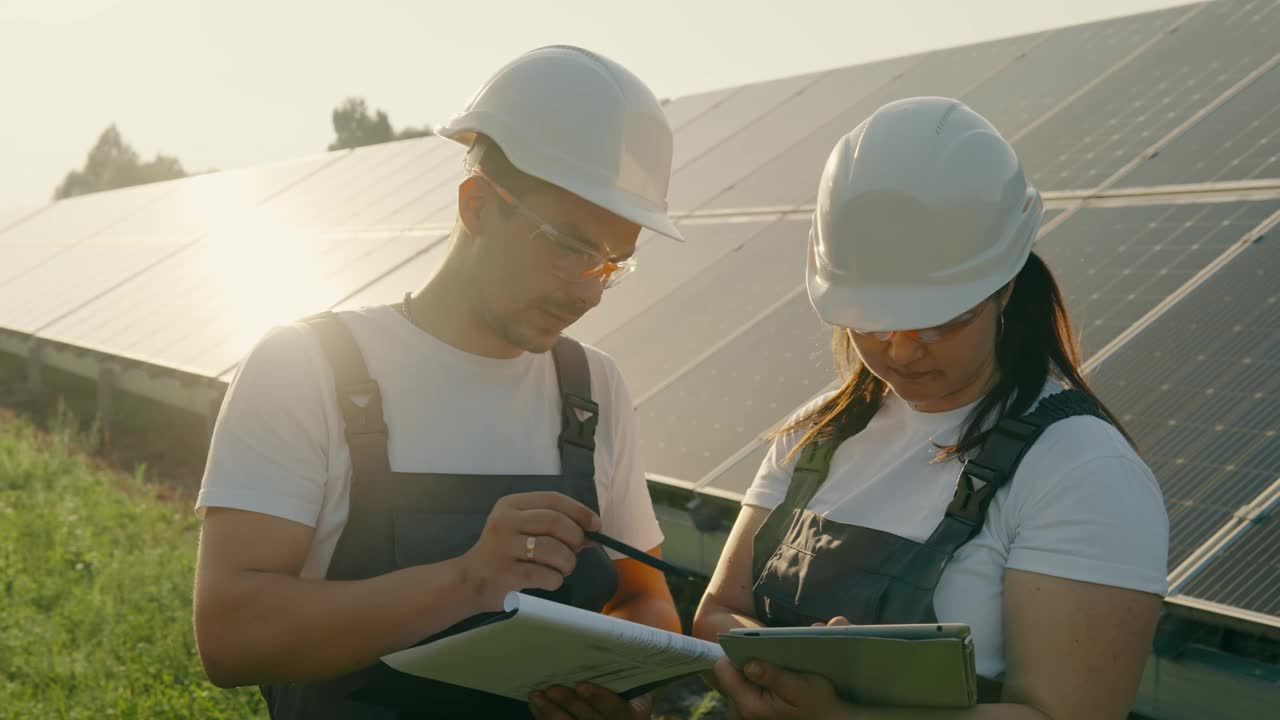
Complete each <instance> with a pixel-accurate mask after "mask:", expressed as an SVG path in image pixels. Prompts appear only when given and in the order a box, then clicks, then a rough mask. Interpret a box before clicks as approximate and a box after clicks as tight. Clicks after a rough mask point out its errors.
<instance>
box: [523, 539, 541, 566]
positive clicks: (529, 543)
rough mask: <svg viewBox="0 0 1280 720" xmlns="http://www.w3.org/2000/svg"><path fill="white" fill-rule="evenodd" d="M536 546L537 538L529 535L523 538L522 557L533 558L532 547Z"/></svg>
mask: <svg viewBox="0 0 1280 720" xmlns="http://www.w3.org/2000/svg"><path fill="white" fill-rule="evenodd" d="M537 546H538V538H536V537H534V536H533V535H530V536H529V537H527V538H525V539H524V559H525V560H532V559H533V549H534V548H535V547H537Z"/></svg>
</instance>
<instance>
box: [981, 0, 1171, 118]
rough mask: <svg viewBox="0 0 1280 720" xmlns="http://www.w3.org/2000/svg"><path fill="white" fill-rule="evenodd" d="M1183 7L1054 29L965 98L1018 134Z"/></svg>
mask: <svg viewBox="0 0 1280 720" xmlns="http://www.w3.org/2000/svg"><path fill="white" fill-rule="evenodd" d="M1187 11H1188V9H1187V8H1186V7H1178V8H1173V9H1169V10H1161V11H1159V12H1153V13H1144V14H1142V15H1133V16H1130V17H1124V18H1118V19H1114V20H1104V21H1102V22H1096V23H1090V24H1088V25H1077V26H1074V27H1068V28H1062V29H1059V30H1054V31H1053V32H1051V33H1049V35H1048V37H1046V38H1045V39H1044V41H1043V42H1040V43H1037V44H1036V45H1034V46H1033V47H1031V48H1030V49H1028V50H1027V51H1026V53H1025V54H1024V55H1022V56H1020V57H1018V58H1017V61H1016V62H1013V63H1010V64H1009V65H1008V66H1007V67H1005V68H1004V69H1003V70H1001V71H1000V72H998V73H996V74H995V75H994V76H992V77H991V78H990V79H988V80H987V81H986V82H984V83H982V84H981V85H979V86H978V87H976V88H974V89H973V90H972V91H971V92H968V93H965V96H964V98H963V100H964V101H965V102H966V103H967V104H968V105H969V106H970V107H972V108H973V109H974V110H976V111H977V112H978V113H980V114H981V115H982V116H983V117H985V118H987V120H990V121H991V124H993V125H995V126H996V128H998V129H999V130H1000V132H1001V134H1003V135H1004V136H1005V137H1006V138H1014V137H1017V135H1018V134H1019V133H1022V132H1024V131H1026V129H1027V128H1029V127H1030V126H1031V125H1032V124H1033V123H1035V122H1036V121H1038V120H1039V119H1040V118H1042V117H1044V116H1045V115H1046V114H1047V113H1049V112H1050V111H1052V110H1053V109H1054V108H1056V107H1057V106H1058V105H1060V104H1061V103H1062V102H1064V101H1065V100H1067V99H1068V98H1070V97H1071V96H1072V95H1073V94H1075V93H1076V92H1078V91H1079V90H1080V89H1081V88H1083V87H1085V86H1087V85H1088V84H1089V83H1090V82H1092V81H1094V80H1096V79H1097V78H1098V77H1099V76H1101V75H1102V74H1103V73H1105V72H1107V71H1108V70H1109V69H1110V68H1111V67H1113V66H1114V65H1115V64H1116V63H1119V62H1120V61H1122V60H1123V59H1124V58H1125V57H1127V56H1128V55H1129V54H1131V53H1132V52H1134V51H1135V50H1136V49H1138V48H1140V47H1141V46H1142V45H1143V44H1144V43H1146V42H1148V41H1150V40H1152V39H1154V38H1156V37H1159V35H1160V34H1162V33H1163V32H1164V30H1165V29H1166V28H1168V27H1169V26H1170V25H1171V24H1172V23H1173V22H1174V21H1175V20H1177V19H1178V18H1180V17H1182V16H1183V15H1186V14H1187Z"/></svg>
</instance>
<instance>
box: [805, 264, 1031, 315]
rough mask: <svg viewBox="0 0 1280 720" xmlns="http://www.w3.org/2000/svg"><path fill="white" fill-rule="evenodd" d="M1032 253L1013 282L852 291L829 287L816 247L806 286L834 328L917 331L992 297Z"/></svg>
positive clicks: (997, 280) (816, 307)
mask: <svg viewBox="0 0 1280 720" xmlns="http://www.w3.org/2000/svg"><path fill="white" fill-rule="evenodd" d="M1030 253H1031V244H1030V243H1028V244H1027V245H1026V252H1025V253H1024V254H1023V256H1022V260H1021V261H1020V262H1018V263H1017V264H1016V267H1014V268H1013V269H1012V271H1011V272H1009V273H1008V277H1007V278H1003V279H1002V278H989V277H988V278H983V279H982V280H979V281H975V282H973V283H966V284H954V283H952V284H947V285H942V286H933V287H922V286H902V285H892V286H891V285H864V286H860V287H850V286H847V285H839V284H835V283H831V282H828V281H827V279H826V278H824V277H823V273H821V272H820V271H819V268H818V267H817V263H816V259H815V257H814V253H813V249H812V245H810V250H809V253H808V255H809V259H808V267H807V269H806V273H805V277H806V280H805V285H806V289H807V290H808V294H809V303H810V304H811V305H812V306H813V309H814V311H815V312H817V313H818V316H819V317H821V318H822V319H823V320H824V321H826V322H827V323H828V324H831V325H838V326H840V327H845V328H853V329H856V330H860V331H864V332H888V331H896V330H917V329H920V328H928V327H934V326H936V325H941V324H943V323H945V322H948V321H950V320H952V319H954V318H955V317H956V316H957V315H960V314H961V313H963V312H965V311H967V310H969V309H970V308H972V307H974V306H976V305H977V304H978V303H980V302H982V301H983V300H985V299H986V298H988V297H990V296H991V294H992V293H994V292H995V291H997V290H999V289H1000V288H1001V287H1003V286H1004V285H1006V284H1007V283H1008V282H1009V280H1012V279H1013V277H1014V276H1016V275H1017V273H1018V270H1020V269H1021V268H1022V266H1023V265H1024V264H1025V263H1026V259H1027V256H1028V255H1030Z"/></svg>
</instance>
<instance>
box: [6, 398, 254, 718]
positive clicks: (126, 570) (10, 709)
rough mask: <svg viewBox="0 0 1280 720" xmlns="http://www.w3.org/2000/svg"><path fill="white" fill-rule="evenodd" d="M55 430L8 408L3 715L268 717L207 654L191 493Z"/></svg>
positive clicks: (60, 426) (65, 425)
mask: <svg viewBox="0 0 1280 720" xmlns="http://www.w3.org/2000/svg"><path fill="white" fill-rule="evenodd" d="M52 427H53V431H52V432H51V433H47V434H46V433H42V432H38V431H36V430H35V429H34V428H33V427H32V426H31V425H30V424H29V423H27V422H25V421H23V420H20V419H15V418H13V417H11V416H5V417H0V608H3V610H2V612H0V616H2V617H3V620H2V621H0V698H4V700H3V710H2V711H0V715H3V716H4V717H6V718H15V719H16V718H100V717H113V718H179V717H181V718H186V717H193V718H194V717H199V718H212V719H221V718H252V717H265V716H266V713H265V708H264V706H263V704H262V701H261V700H260V698H259V697H258V696H257V694H256V691H253V690H249V689H239V690H235V691H225V690H220V689H218V688H216V687H214V686H213V685H211V684H210V683H209V682H208V681H207V680H206V679H205V677H204V673H203V672H202V670H201V668H200V665H199V661H198V660H197V657H196V651H195V640H194V637H193V635H192V627H191V586H192V571H193V567H194V562H195V548H196V540H197V537H198V532H199V523H198V521H197V519H196V518H195V516H194V514H193V513H192V512H191V511H190V506H189V504H188V503H187V502H185V501H183V502H181V503H176V502H173V501H168V500H163V499H160V498H158V497H157V496H156V493H155V490H154V489H153V488H152V487H151V486H149V485H147V484H146V483H145V482H144V481H143V479H142V477H143V473H142V472H141V471H140V472H139V473H138V474H136V475H134V476H129V475H126V474H123V473H120V472H118V471H113V470H111V469H110V468H107V467H104V466H102V465H101V464H100V463H96V462H95V461H93V460H92V459H91V458H89V457H87V456H86V455H85V454H84V453H83V449H84V445H83V442H82V440H81V438H82V437H84V435H83V434H81V433H80V432H78V431H76V430H72V429H69V428H73V427H74V424H72V423H69V422H61V423H59V422H55V423H52Z"/></svg>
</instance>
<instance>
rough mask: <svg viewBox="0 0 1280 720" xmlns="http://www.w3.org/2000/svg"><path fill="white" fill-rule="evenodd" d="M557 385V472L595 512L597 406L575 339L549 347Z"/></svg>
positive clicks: (562, 338)
mask: <svg viewBox="0 0 1280 720" xmlns="http://www.w3.org/2000/svg"><path fill="white" fill-rule="evenodd" d="M551 357H552V359H553V360H554V361H555V366H556V380H557V381H558V382H559V383H560V441H559V445H560V472H561V473H562V474H563V475H564V476H565V477H566V478H569V479H570V480H572V481H573V483H574V485H575V486H577V487H579V488H580V491H581V492H584V493H587V494H588V497H589V499H593V500H594V502H593V503H589V504H591V505H593V506H595V507H592V509H593V510H595V511H596V512H599V510H600V508H599V507H598V505H599V498H598V497H596V492H595V474H596V470H595V452H596V424H597V423H598V422H599V419H600V406H599V405H597V404H596V403H595V402H593V401H592V400H591V368H590V366H589V365H588V364H587V353H586V350H584V349H583V347H582V345H580V344H579V343H578V342H577V341H576V340H574V339H572V338H570V337H568V336H565V335H561V336H560V339H559V340H557V341H556V344H555V346H554V347H552V348H551Z"/></svg>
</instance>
